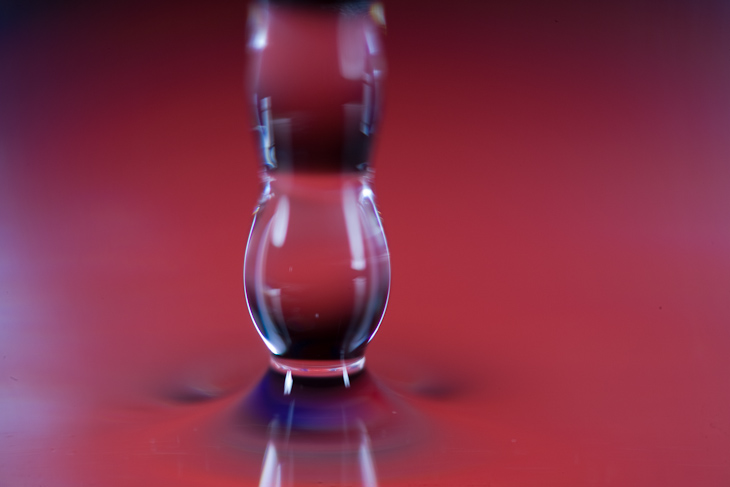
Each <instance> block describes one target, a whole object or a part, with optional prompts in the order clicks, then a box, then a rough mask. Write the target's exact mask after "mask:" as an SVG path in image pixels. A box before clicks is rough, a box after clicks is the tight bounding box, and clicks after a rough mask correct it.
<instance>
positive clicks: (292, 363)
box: [270, 355, 365, 386]
mask: <svg viewBox="0 0 730 487" xmlns="http://www.w3.org/2000/svg"><path fill="white" fill-rule="evenodd" d="M270 364H271V368H272V369H273V370H275V371H276V372H279V373H282V374H284V375H290V376H293V377H302V378H304V377H306V378H312V379H316V378H323V379H325V378H326V379H333V378H337V377H342V378H343V381H344V382H345V385H346V386H349V377H350V376H351V375H355V374H357V373H359V372H361V371H362V370H363V368H364V367H365V357H356V358H352V359H347V360H295V359H285V358H281V357H277V356H275V355H272V356H271V360H270Z"/></svg>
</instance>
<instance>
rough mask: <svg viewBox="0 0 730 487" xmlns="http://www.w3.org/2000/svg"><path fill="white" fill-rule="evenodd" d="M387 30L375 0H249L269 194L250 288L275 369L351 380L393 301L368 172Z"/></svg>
mask: <svg viewBox="0 0 730 487" xmlns="http://www.w3.org/2000/svg"><path fill="white" fill-rule="evenodd" d="M384 29H385V25H384V21H383V17H382V5H380V4H376V3H370V2H341V3H337V4H332V3H331V2H325V3H319V2H314V3H311V2H310V3H294V4H291V5H280V4H277V3H276V2H274V3H272V4H270V3H268V2H258V3H254V4H252V5H251V7H250V11H249V31H250V32H249V40H248V45H247V46H248V72H247V75H248V78H249V83H250V93H249V95H250V97H251V104H252V107H251V108H252V111H253V112H254V113H255V118H256V121H257V122H256V124H255V130H256V131H257V132H258V135H259V137H258V141H259V145H260V148H259V149H260V150H259V153H260V158H261V161H260V162H261V167H262V172H261V177H262V183H263V187H264V189H263V194H262V195H261V197H260V198H259V205H258V207H257V208H256V210H255V212H254V215H255V216H254V221H253V226H252V228H251V233H250V234H249V238H248V243H247V245H246V259H245V262H244V286H245V291H246V301H247V303H248V307H249V311H250V312H251V318H252V319H253V321H254V323H255V324H256V328H257V330H258V332H259V334H260V335H261V338H262V339H263V341H264V343H265V344H266V346H267V347H268V349H269V350H270V351H271V353H272V360H273V361H274V362H273V363H274V365H275V366H277V367H279V368H282V367H286V368H287V370H288V371H289V372H290V373H295V374H299V375H311V373H312V370H313V369H312V367H313V363H309V364H307V363H306V361H316V362H317V365H316V367H317V370H318V372H316V374H317V375H320V374H321V373H322V372H323V371H330V372H332V373H333V374H337V375H340V376H342V377H343V380H344V381H345V383H346V382H347V381H348V379H347V377H346V375H345V376H343V372H344V370H345V369H347V368H348V367H347V365H346V363H345V361H353V360H354V361H360V359H361V358H362V357H363V354H364V353H365V347H366V346H367V344H368V342H369V341H370V340H371V339H372V337H373V335H374V334H375V332H376V331H377V329H378V326H379V325H380V322H381V320H382V318H383V313H384V312H385V307H386V304H387V302H388V292H389V289H390V259H389V255H388V246H387V244H386V241H385V234H384V232H383V226H382V224H381V222H380V217H379V215H378V210H377V208H376V206H375V197H374V194H373V190H372V187H371V178H372V170H371V169H370V164H371V161H370V152H371V147H372V143H373V136H374V134H375V129H376V125H377V122H378V121H379V120H378V119H379V118H380V110H381V105H382V103H381V99H382V88H383V87H382V84H383V81H384V78H385V60H384V53H383V46H382V44H383V43H382V32H383V31H384ZM251 169H253V168H251ZM282 359H283V360H285V361H286V364H284V363H283V362H282V361H281V360H282ZM301 361H304V362H303V365H301V366H298V365H295V364H299V362H301Z"/></svg>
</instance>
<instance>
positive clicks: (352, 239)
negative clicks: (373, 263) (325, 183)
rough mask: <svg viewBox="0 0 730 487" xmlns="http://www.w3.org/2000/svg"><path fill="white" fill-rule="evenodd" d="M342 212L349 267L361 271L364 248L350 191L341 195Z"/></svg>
mask: <svg viewBox="0 0 730 487" xmlns="http://www.w3.org/2000/svg"><path fill="white" fill-rule="evenodd" d="M342 210H343V212H344V214H345V227H346V228H347V241H348V243H349V244H350V259H351V260H350V267H351V268H352V270H355V271H361V270H363V269H365V246H364V245H363V239H362V229H361V228H360V218H359V217H360V215H359V211H358V208H357V200H356V199H355V195H354V194H353V191H352V190H346V191H345V192H344V194H343V195H342Z"/></svg>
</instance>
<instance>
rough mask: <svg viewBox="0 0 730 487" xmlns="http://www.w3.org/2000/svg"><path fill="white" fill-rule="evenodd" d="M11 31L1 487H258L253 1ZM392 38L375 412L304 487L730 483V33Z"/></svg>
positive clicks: (307, 472) (721, 20) (504, 27)
mask: <svg viewBox="0 0 730 487" xmlns="http://www.w3.org/2000/svg"><path fill="white" fill-rule="evenodd" d="M1 8H2V9H3V10H2V11H1V12H2V22H1V23H0V29H1V30H0V485H3V486H5V485H8V486H21V485H54V486H66V485H68V486H78V485H94V484H98V485H105V486H133V485H134V486H137V485H164V486H166V485H170V486H197V485H206V486H216V487H217V486H229V485H231V486H233V485H236V486H241V485H259V484H260V483H261V482H263V480H266V479H267V478H268V477H266V473H267V471H266V465H267V463H266V461H265V460H266V458H267V457H266V452H267V451H268V450H267V449H268V445H269V444H272V445H275V446H276V448H279V450H278V451H279V452H282V451H288V450H286V448H290V447H289V446H286V445H284V444H282V443H281V441H282V440H281V438H279V437H276V438H274V437H273V436H271V434H270V433H267V431H266V421H267V420H268V417H267V416H266V414H265V413H266V412H267V411H270V410H273V409H269V408H274V409H276V408H279V409H281V411H282V413H281V414H282V415H284V416H282V417H285V416H286V414H288V413H287V412H286V411H288V410H287V409H286V405H287V404H288V403H282V402H281V401H282V400H281V398H278V397H273V398H272V397H270V396H261V397H259V399H260V400H259V402H256V404H257V405H259V406H260V405H261V404H264V406H260V408H259V409H257V410H256V411H259V412H262V411H263V412H262V413H261V414H262V416H260V417H259V419H252V417H250V416H246V415H245V414H243V413H242V412H241V411H242V410H241V408H242V407H243V406H242V405H244V404H247V403H246V401H247V400H248V401H251V398H252V397H254V398H255V397H257V396H255V395H254V394H255V392H254V391H257V390H268V389H266V387H264V386H265V385H267V384H268V383H267V382H265V381H264V382H261V381H262V376H264V373H265V370H266V368H267V365H268V357H267V351H266V348H265V347H264V345H263V343H261V341H260V339H259V337H258V335H257V334H256V331H255V329H254V326H253V325H252V323H251V320H250V318H249V316H248V313H247V310H246V305H245V300H244V296H243V284H242V264H243V252H244V248H245V244H246V236H247V234H248V230H249V227H250V223H251V211H252V209H253V208H254V206H255V203H256V200H257V197H258V194H259V190H260V188H259V187H258V184H259V183H258V174H257V171H258V164H259V161H258V160H257V159H256V154H257V149H256V148H255V147H254V139H253V136H252V135H251V133H250V126H251V117H250V115H249V114H250V107H249V106H248V104H247V103H248V100H246V99H245V88H244V74H243V70H244V64H245V39H246V34H245V30H246V8H247V7H246V5H244V4H234V3H228V2H209V3H206V4H204V5H202V4H193V3H188V2H181V3H175V4H174V5H173V4H171V3H169V4H166V3H164V2H163V3H156V4H155V6H148V5H145V4H144V3H143V2H131V3H125V5H119V6H114V5H111V4H109V5H107V4H102V5H97V4H91V2H75V3H73V2H72V3H67V4H66V5H64V6H60V5H55V4H53V2H35V3H32V4H26V5H24V6H19V5H14V6H13V5H11V6H9V7H1ZM386 19H387V35H386V38H385V42H386V49H387V54H388V81H387V85H386V87H387V93H386V100H387V101H386V110H385V116H384V119H383V124H382V127H381V130H380V134H379V136H378V139H377V143H376V146H377V147H376V151H375V157H374V165H375V168H376V177H375V186H374V188H375V195H376V198H377V203H378V207H379V209H380V210H381V212H382V218H383V225H384V227H385V231H386V235H387V237H388V244H389V248H390V253H391V261H392V288H391V295H390V301H389V305H388V310H387V312H386V315H385V318H384V320H383V322H382V326H381V328H380V330H379V332H378V334H377V335H376V337H375V339H374V340H373V342H372V343H371V344H370V345H369V347H368V351H367V354H366V356H367V366H366V367H367V369H368V370H369V373H370V374H371V375H372V377H373V378H374V380H375V383H376V384H378V385H377V387H379V388H380V389H377V387H376V386H375V385H373V384H371V383H367V384H366V386H367V387H364V386H362V387H360V388H361V389H363V390H366V391H367V394H366V395H365V396H363V397H362V398H360V399H359V400H358V401H355V402H354V406H350V404H351V402H347V401H345V402H343V406H342V408H341V410H342V411H349V412H347V414H350V415H351V416H349V417H348V418H346V419H348V420H349V419H352V424H351V425H349V426H348V428H349V427H350V426H351V428H352V429H351V430H348V431H352V432H353V433H352V435H351V436H350V437H349V440H348V441H349V443H347V444H346V445H345V447H343V453H342V455H339V456H338V455H333V454H332V452H331V451H327V452H325V453H324V454H321V455H319V454H316V452H317V451H319V452H320V453H322V451H320V450H317V448H324V447H322V446H321V445H322V444H323V443H316V444H315V446H316V445H319V446H318V447H317V448H314V450H315V453H314V454H313V453H312V452H310V453H309V456H307V454H306V451H305V452H304V453H302V449H304V450H306V445H307V444H308V443H307V438H308V437H307V436H306V435H305V434H304V433H301V432H300V433H297V435H298V436H297V435H295V436H296V438H295V440H296V441H293V443H292V444H296V445H297V448H299V450H291V451H289V453H290V457H287V458H294V459H295V460H293V461H292V462H293V463H292V465H294V466H293V467H291V465H289V467H286V468H289V470H287V471H288V472H293V473H291V477H290V478H289V479H290V480H291V482H290V483H292V484H294V485H317V482H319V481H323V482H328V483H330V484H334V485H337V484H343V485H348V484H349V485H368V482H370V480H371V479H372V478H373V477H372V475H375V477H374V478H376V479H377V485H381V486H401V485H405V486H408V485H412V486H417V485H492V486H527V485H556V486H587V485H621V486H628V485H637V486H638V485H640V486H663V487H664V486H670V487H671V486H686V485H697V486H702V487H715V486H717V487H721V486H726V485H728V483H730V460H729V459H730V419H729V418H730V380H728V379H730V355H729V354H728V346H729V345H730V331H729V330H730V328H728V326H727V325H728V322H729V321H730V300H728V291H729V290H730V257H729V256H730V253H729V252H728V249H730V230H729V229H730V210H729V209H730V166H729V165H728V164H727V161H728V160H730V139H729V138H728V137H727V127H728V126H729V125H730V97H729V96H728V89H727V87H728V86H730V51H728V50H727V46H728V45H730V9H728V7H727V6H726V4H725V3H724V2H719V1H710V0H708V1H700V2H690V1H681V0H677V1H671V2H658V1H657V2H641V3H637V2H629V1H620V2H611V3H608V4H605V5H603V6H594V5H593V4H589V3H586V2H578V1H548V2H506V1H504V2H466V1H457V2H450V3H448V4H443V3H441V2H423V1H419V2H416V1H409V0H402V1H398V0H393V1H392V2H388V3H387V4H386ZM354 380H357V379H355V378H353V381H354ZM262 384H263V385H262ZM277 384H278V383H277ZM294 387H295V389H294V390H293V392H292V394H301V397H303V398H305V399H303V401H305V402H306V401H309V402H306V404H307V405H308V406H307V407H310V406H311V405H312V404H315V406H314V409H312V410H313V411H315V413H316V397H317V395H316V393H311V391H309V390H308V389H306V388H305V389H301V390H297V389H296V388H297V387H304V385H301V386H300V385H297V384H296V383H295V386H294ZM353 390H357V387H356V386H355V383H354V382H353ZM378 391H380V392H378ZM382 391H388V393H387V394H386V393H385V392H382ZM297 397H300V396H297ZM389 397H393V398H397V400H396V399H393V400H392V402H391V403H389V402H387V401H388V400H389V399H388V400H386V399H387V398H389ZM247 398H248V399H247ZM312 398H314V399H312ZM267 401H268V402H267ZM312 401H313V402H312ZM348 401H349V399H348ZM368 401H371V402H368ZM282 404H283V405H282ZM267 405H268V406H267ZM300 405H301V403H300ZM384 405H392V406H393V410H394V411H396V413H395V415H394V416H396V417H397V416H398V415H401V416H402V417H403V418H404V419H403V420H402V421H399V420H395V419H393V418H391V417H388V419H387V421H386V420H385V419H384V418H383V417H382V416H379V415H381V413H382V412H383V411H386V410H387V408H386V406H384ZM259 406H257V407H259ZM330 406H331V404H330ZM348 408H349V409H348ZM315 413H312V414H315ZM376 413H377V414H376ZM298 414H299V413H298ZM301 414H304V416H302V418H303V419H302V421H303V422H305V421H306V420H307V419H308V418H309V419H311V417H308V416H306V414H305V413H301ZM344 414H345V413H344V412H343V415H344ZM353 418H354V419H353ZM362 418H365V419H362ZM370 418H374V419H370ZM315 419H317V421H320V420H321V418H320V417H319V416H317V417H316V418H315ZM295 420H296V418H295ZM343 421H344V420H343ZM370 421H372V422H370ZM361 423H362V424H366V426H367V432H365V433H364V432H363V431H364V430H363V429H361V427H360V426H359V425H360V424H361ZM348 424H349V423H348ZM254 427H255V428H259V429H257V430H256V431H255V432H252V430H251V429H250V428H254ZM247 428H249V429H247ZM358 428H360V429H358ZM267 435H269V436H267ZM272 438H274V439H272ZM322 441H324V440H322ZM327 441H329V440H327ZM313 444H314V443H313ZM333 444H335V445H336V442H335V443H327V445H329V446H328V448H329V447H331V446H332V445H333ZM353 445H354V446H353ZM292 448H293V447H292ZM350 450H353V451H354V452H355V453H353V455H355V456H354V457H353V456H352V455H350V453H352V452H350ZM363 451H364V452H365V453H362V454H361V453H358V452H363ZM348 452H349V453H348ZM297 455H300V456H297ZM301 455H304V457H303V458H310V459H311V458H315V459H314V460H311V461H310V462H307V461H302V460H301V458H302V457H301ZM348 455H350V456H348ZM357 455H360V456H357ZM268 458H271V457H268ZM282 458H283V457H282ZM343 458H344V460H343ZM363 458H364V460H363ZM353 459H354V460H353ZM358 462H359V463H358ZM370 464H372V466H373V469H372V475H371V471H370V470H368V469H369V467H368V465H370ZM282 465H283V464H282ZM287 465H288V464H287ZM284 466H286V465H284ZM366 467H367V468H366ZM358 469H359V470H358ZM298 472H303V473H302V477H297V475H298ZM332 472H344V473H342V474H341V475H340V474H339V473H338V474H337V475H340V476H339V477H338V476H337V475H334V474H333V473H332ZM269 473H270V472H269ZM333 475H334V477H333ZM262 479H263V480H262ZM282 485H284V484H282ZM369 485H373V484H372V482H370V484H369ZM369 485H368V487H369Z"/></svg>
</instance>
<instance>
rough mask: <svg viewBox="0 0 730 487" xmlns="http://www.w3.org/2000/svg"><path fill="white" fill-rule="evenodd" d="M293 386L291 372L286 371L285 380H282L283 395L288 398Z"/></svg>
mask: <svg viewBox="0 0 730 487" xmlns="http://www.w3.org/2000/svg"><path fill="white" fill-rule="evenodd" d="M292 384H294V380H293V379H292V378H291V370H287V371H286V379H284V395H285V396H288V395H289V394H291V386H292Z"/></svg>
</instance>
